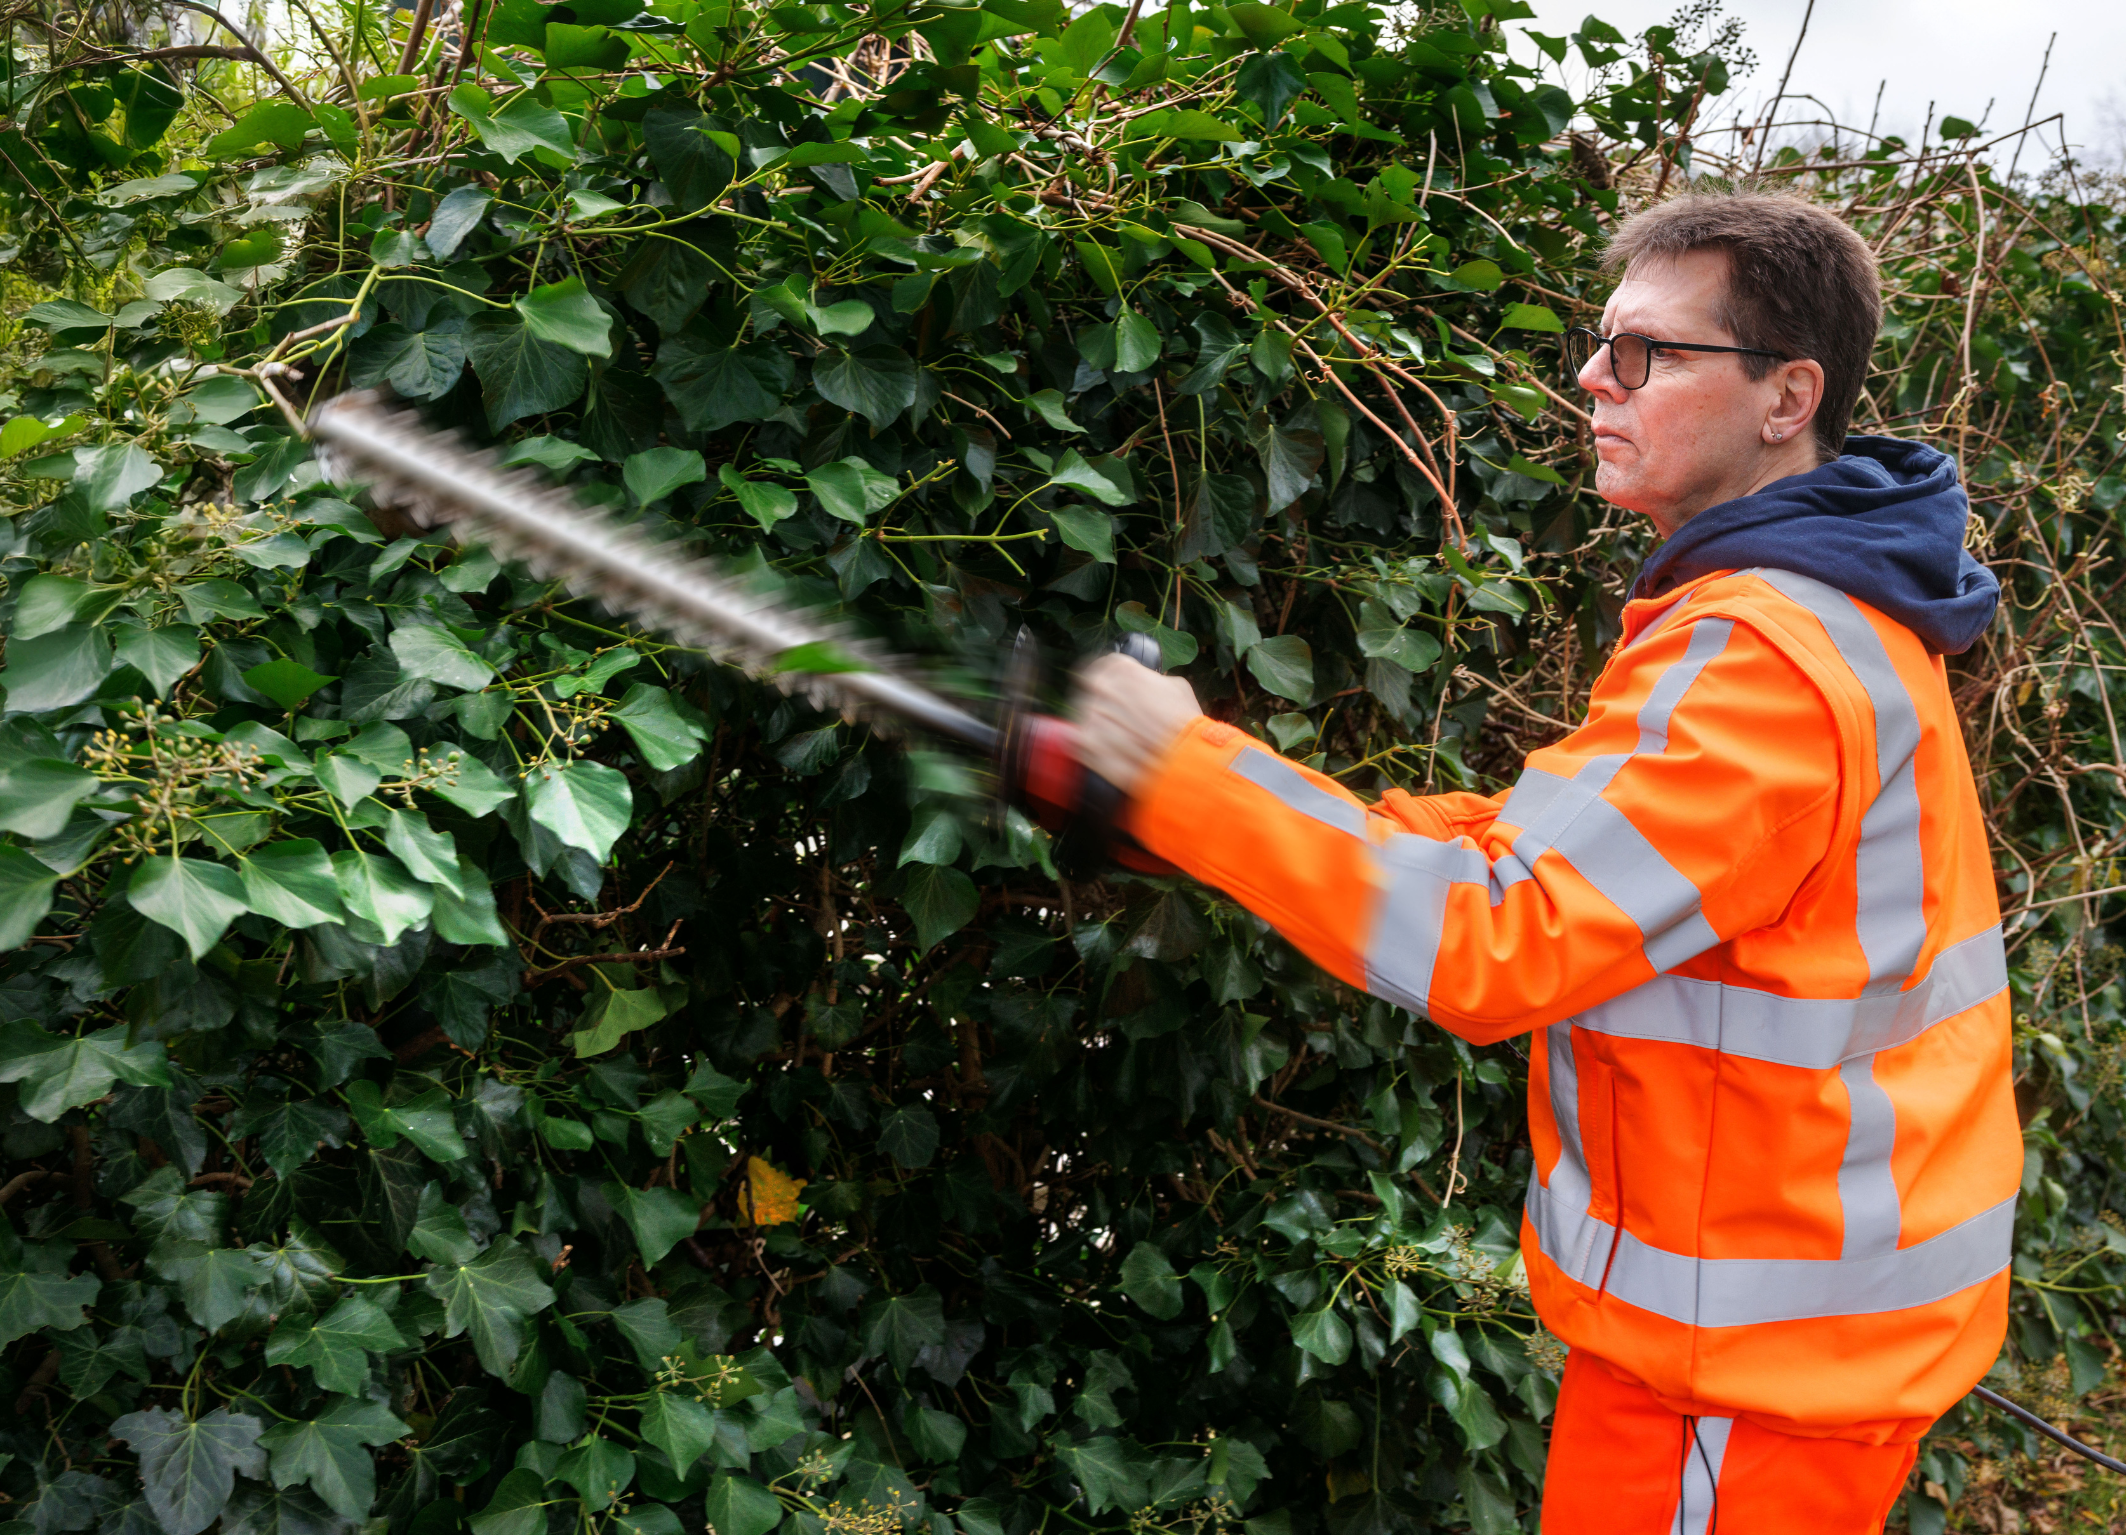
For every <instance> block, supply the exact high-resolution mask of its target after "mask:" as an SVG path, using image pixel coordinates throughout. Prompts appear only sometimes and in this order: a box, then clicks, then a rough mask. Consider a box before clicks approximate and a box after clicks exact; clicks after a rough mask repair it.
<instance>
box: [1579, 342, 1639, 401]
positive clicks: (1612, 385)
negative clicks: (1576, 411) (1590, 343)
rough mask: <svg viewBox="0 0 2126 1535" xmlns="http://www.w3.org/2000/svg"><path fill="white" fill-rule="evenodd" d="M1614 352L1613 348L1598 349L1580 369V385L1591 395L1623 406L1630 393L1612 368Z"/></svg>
mask: <svg viewBox="0 0 2126 1535" xmlns="http://www.w3.org/2000/svg"><path fill="white" fill-rule="evenodd" d="M1613 352H1614V349H1613V348H1611V347H1606V346H1605V347H1597V348H1596V349H1595V354H1594V356H1592V357H1590V358H1588V359H1587V363H1586V365H1585V366H1584V367H1582V368H1581V369H1580V375H1579V385H1580V387H1581V388H1582V389H1584V390H1586V391H1587V392H1588V393H1589V394H1594V395H1600V396H1601V397H1602V398H1603V399H1605V400H1607V401H1609V403H1610V404H1612V405H1622V404H1623V403H1624V396H1625V394H1626V393H1628V391H1627V390H1626V389H1625V388H1624V386H1623V385H1622V384H1620V383H1618V382H1617V371H1616V369H1615V368H1613V367H1612V366H1610V358H1611V356H1612V354H1613Z"/></svg>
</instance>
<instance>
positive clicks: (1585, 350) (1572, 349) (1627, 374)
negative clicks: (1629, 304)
mask: <svg viewBox="0 0 2126 1535" xmlns="http://www.w3.org/2000/svg"><path fill="white" fill-rule="evenodd" d="M1602 345H1603V342H1602V339H1601V337H1599V336H1597V335H1596V334H1595V333H1594V332H1593V331H1591V330H1574V331H1570V332H1568V333H1567V334H1566V337H1565V365H1566V366H1567V367H1568V368H1570V369H1571V370H1572V375H1573V377H1574V378H1578V377H1579V375H1580V370H1581V369H1583V368H1585V367H1586V366H1587V364H1588V363H1589V362H1591V361H1592V360H1593V359H1594V354H1595V353H1596V352H1598V351H1600V350H1601V348H1602ZM1608 345H1609V365H1610V367H1612V368H1613V369H1615V370H1616V375H1617V382H1618V383H1620V384H1622V385H1623V386H1624V387H1625V388H1626V389H1641V388H1644V387H1645V385H1646V378H1647V374H1648V373H1649V371H1650V370H1651V368H1652V365H1653V348H1651V347H1649V346H1648V345H1647V344H1646V339H1645V338H1644V337H1643V336H1612V337H1611V338H1610V339H1609V343H1608Z"/></svg>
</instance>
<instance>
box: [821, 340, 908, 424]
mask: <svg viewBox="0 0 2126 1535" xmlns="http://www.w3.org/2000/svg"><path fill="white" fill-rule="evenodd" d="M812 387H813V388H815V389H817V390H818V391H819V393H820V398H821V399H823V400H825V401H827V403H828V404H830V405H839V406H841V408H842V409H844V410H850V411H854V412H856V413H857V414H858V415H860V416H862V417H863V418H864V419H865V420H867V421H869V422H870V423H871V427H872V430H873V431H877V432H883V431H884V430H885V429H886V428H887V427H889V426H891V425H893V422H894V418H895V417H897V416H898V415H900V413H901V412H902V411H904V410H906V409H907V408H908V407H909V406H911V405H913V404H914V403H915V364H914V363H913V362H911V361H909V359H908V354H907V353H906V352H903V351H901V350H900V349H899V348H898V347H890V346H867V347H862V348H859V349H858V350H856V351H853V352H842V351H829V352H826V353H823V354H822V355H821V356H820V358H819V360H818V361H817V362H815V363H813V365H812Z"/></svg>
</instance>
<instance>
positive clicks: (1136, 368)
mask: <svg viewBox="0 0 2126 1535" xmlns="http://www.w3.org/2000/svg"><path fill="white" fill-rule="evenodd" d="M1159 350H1160V346H1159V328H1158V327H1157V326H1156V325H1154V324H1152V322H1151V321H1149V320H1147V319H1146V318H1145V317H1144V316H1143V315H1141V314H1138V313H1137V312H1136V311H1135V310H1134V309H1126V310H1124V311H1123V312H1122V314H1121V316H1120V317H1119V318H1117V319H1116V321H1115V371H1116V372H1117V373H1142V372H1143V371H1144V370H1145V369H1147V368H1149V367H1150V366H1151V365H1152V364H1153V363H1155V362H1157V361H1158V360H1159Z"/></svg>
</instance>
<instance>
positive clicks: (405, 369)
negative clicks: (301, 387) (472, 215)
mask: <svg viewBox="0 0 2126 1535" xmlns="http://www.w3.org/2000/svg"><path fill="white" fill-rule="evenodd" d="M465 190H466V189H465V188H463V187H460V188H459V189H458V192H453V193H451V195H450V196H449V197H446V198H444V199H443V203H444V205H445V206H447V205H448V204H449V203H450V202H451V201H452V199H454V198H456V197H457V196H458V194H459V192H463V191H465ZM480 201H481V206H482V207H485V206H486V202H487V197H486V194H485V193H482V194H481V197H480ZM442 218H443V212H442V209H441V208H438V209H437V210H436V216H435V220H434V221H433V222H431V223H430V225H429V237H430V240H431V243H432V242H433V239H434V234H435V225H436V224H437V223H440V222H442ZM437 254H438V255H440V254H442V252H440V251H439V252H437ZM465 338H466V322H465V317H464V316H463V315H455V314H447V315H440V316H437V317H436V318H435V320H434V322H433V323H432V324H430V325H428V326H427V327H426V328H424V329H421V330H409V329H407V328H406V327H405V326H403V325H400V324H399V323H397V322H396V321H386V322H385V323H384V324H382V325H379V326H376V327H375V328H373V329H372V330H371V331H370V332H369V334H368V335H366V336H364V337H362V339H361V340H359V341H357V342H356V343H355V344H354V355H353V361H352V365H351V366H350V367H349V369H348V379H349V382H351V383H352V384H354V385H355V387H356V388H358V389H374V388H375V387H376V386H377V385H378V384H389V385H390V386H391V387H392V388H393V389H395V390H397V391H398V392H399V393H400V394H401V395H404V396H405V397H406V398H407V399H409V400H440V399H442V398H443V396H444V395H446V394H448V393H450V391H451V390H453V389H455V388H456V387H457V386H458V380H459V379H460V378H462V377H463V376H464V374H465V360H466V350H465Z"/></svg>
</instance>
